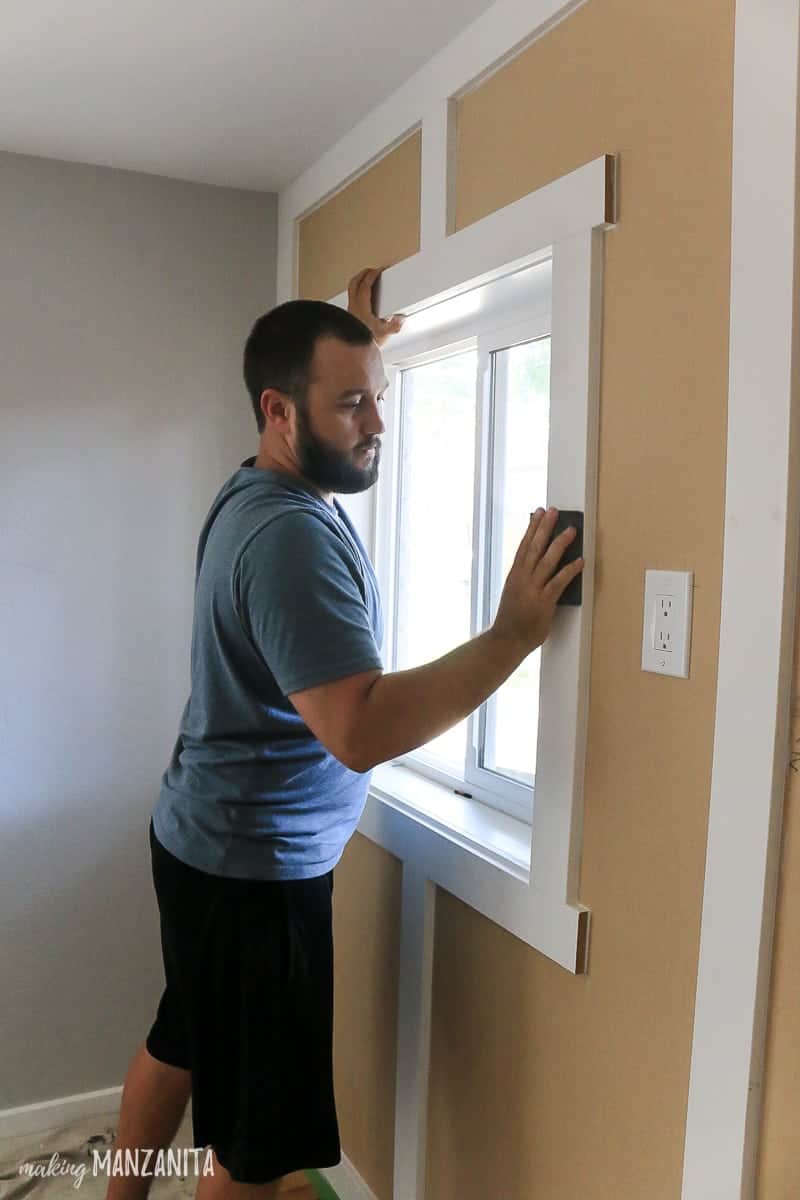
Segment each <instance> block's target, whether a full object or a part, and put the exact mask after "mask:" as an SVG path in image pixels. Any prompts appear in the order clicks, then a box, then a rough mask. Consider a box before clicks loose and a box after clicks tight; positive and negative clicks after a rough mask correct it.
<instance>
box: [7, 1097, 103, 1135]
mask: <svg viewBox="0 0 800 1200" xmlns="http://www.w3.org/2000/svg"><path fill="white" fill-rule="evenodd" d="M121 1101H122V1087H112V1088H104V1089H103V1090H102V1091H99V1092H81V1093H79V1094H78V1095H75V1096H60V1097H59V1098H58V1099H56V1100H42V1101H40V1102H39V1103H38V1104H24V1105H23V1106H22V1107H21V1108H6V1109H3V1110H2V1111H0V1138H7V1137H24V1136H25V1134H28V1133H44V1131H45V1130H47V1129H59V1128H61V1126H63V1125H71V1124H72V1122H73V1121H80V1120H81V1119H82V1118H83V1117H102V1116H106V1115H113V1114H115V1113H118V1112H119V1106H120V1103H121Z"/></svg>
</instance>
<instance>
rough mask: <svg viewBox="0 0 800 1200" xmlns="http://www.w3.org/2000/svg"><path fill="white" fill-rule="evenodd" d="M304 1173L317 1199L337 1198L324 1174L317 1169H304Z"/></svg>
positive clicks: (334, 1199) (330, 1199)
mask: <svg viewBox="0 0 800 1200" xmlns="http://www.w3.org/2000/svg"><path fill="white" fill-rule="evenodd" d="M306 1175H307V1176H308V1182H309V1183H310V1184H311V1186H312V1187H313V1189H314V1191H315V1192H316V1193H317V1196H318V1198H319V1200H339V1197H338V1196H337V1195H336V1192H335V1191H334V1190H333V1188H332V1187H331V1185H330V1184H329V1183H328V1181H327V1179H326V1178H325V1176H324V1175H320V1173H319V1171H306Z"/></svg>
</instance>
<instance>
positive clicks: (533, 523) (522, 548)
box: [512, 508, 544, 569]
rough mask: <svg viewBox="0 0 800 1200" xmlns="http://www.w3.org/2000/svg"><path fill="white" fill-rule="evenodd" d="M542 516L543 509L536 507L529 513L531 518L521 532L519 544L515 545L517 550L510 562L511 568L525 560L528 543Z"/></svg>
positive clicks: (531, 539)
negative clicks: (512, 560) (534, 510)
mask: <svg viewBox="0 0 800 1200" xmlns="http://www.w3.org/2000/svg"><path fill="white" fill-rule="evenodd" d="M543 517H544V509H541V508H537V510H536V512H532V513H531V518H530V521H529V522H528V528H527V529H526V530H525V532H524V533H523V535H522V539H521V541H520V543H519V545H518V546H517V552H516V554H515V555H514V562H513V563H512V569H513V567H519V566H521V565H522V563H523V562H524V561H525V557H526V555H527V553H528V549H529V547H530V544H531V542H532V541H533V537H534V535H535V533H536V530H537V529H538V528H539V525H540V524H541V522H542V519H543Z"/></svg>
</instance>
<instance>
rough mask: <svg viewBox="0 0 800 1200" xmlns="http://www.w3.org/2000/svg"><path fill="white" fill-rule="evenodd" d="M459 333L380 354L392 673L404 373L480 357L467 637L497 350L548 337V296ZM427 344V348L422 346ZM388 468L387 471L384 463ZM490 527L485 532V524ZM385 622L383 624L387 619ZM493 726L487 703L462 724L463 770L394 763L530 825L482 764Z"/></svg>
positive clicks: (483, 571) (421, 752)
mask: <svg viewBox="0 0 800 1200" xmlns="http://www.w3.org/2000/svg"><path fill="white" fill-rule="evenodd" d="M458 329H459V332H460V333H463V332H464V331H465V330H468V331H469V332H467V333H466V334H465V336H461V337H458V338H456V339H454V337H453V333H452V330H448V329H446V328H445V329H443V330H441V331H440V332H439V333H438V335H437V334H436V333H433V334H431V333H427V334H423V335H421V337H420V338H418V339H412V340H411V341H410V343H407V344H406V345H404V346H403V348H402V350H397V351H394V352H393V350H392V347H391V343H389V344H388V345H387V347H386V349H385V352H384V355H385V365H386V371H387V377H388V379H389V388H388V389H387V392H386V404H385V412H384V420H385V423H386V432H385V434H384V435H383V439H382V440H383V450H382V456H381V458H382V465H383V468H382V471H381V477H380V478H379V481H378V484H377V507H376V523H375V533H376V537H375V553H374V559H375V565H376V573H377V575H378V579H379V581H380V583H381V591H382V594H383V596H384V612H385V620H384V625H385V635H384V637H385V641H384V657H385V662H386V663H387V669H388V670H395V669H397V667H396V659H395V652H396V622H397V600H398V586H399V583H398V571H399V561H398V553H397V550H398V546H397V537H398V527H399V516H400V503H401V490H400V489H401V484H402V480H401V476H400V470H401V468H400V463H401V462H402V452H403V422H402V383H401V380H402V376H403V373H404V372H405V371H407V370H410V369H413V368H415V367H419V366H425V365H426V364H428V363H431V362H437V361H441V360H443V359H446V358H449V357H453V356H455V355H457V354H460V353H463V352H465V351H467V350H476V351H477V364H476V373H475V389H476V404H475V422H476V428H475V480H476V488H475V507H474V512H473V563H474V569H473V577H472V584H471V600H470V607H471V628H470V637H471V638H472V637H476V636H477V635H478V634H479V633H481V632H483V631H484V630H485V629H488V628H489V625H490V623H491V619H492V616H493V613H491V588H492V585H493V582H494V581H493V579H492V578H491V574H490V572H491V567H490V556H491V547H492V544H493V540H494V538H495V537H496V536H497V532H498V530H497V511H498V510H497V505H496V504H495V503H493V498H492V493H494V492H496V487H497V474H498V472H497V463H496V446H497V442H498V439H497V430H498V420H497V418H498V414H499V413H500V410H501V408H502V406H499V405H498V404H497V400H496V396H495V393H494V386H493V383H494V375H493V355H494V354H495V353H496V352H497V351H500V350H505V349H509V348H511V347H513V346H518V345H522V344H524V343H526V342H533V341H538V340H541V339H543V338H551V337H552V306H551V304H550V302H549V295H548V297H547V299H546V301H545V302H544V303H542V302H539V303H536V304H533V305H530V304H525V303H516V304H515V305H513V307H511V308H510V309H509V308H507V307H506V308H503V309H502V310H501V311H499V312H497V311H492V310H490V311H489V312H488V313H483V314H479V315H475V316H473V317H466V318H464V319H463V320H462V321H461V322H459V327H458ZM423 346H424V348H422V347H423ZM387 464H388V469H386V465H387ZM490 519H491V522H492V529H491V531H490V530H489V520H490ZM386 617H388V619H386ZM489 720H490V714H489V701H486V702H485V703H484V704H483V705H481V706H480V708H479V709H477V710H476V711H474V712H472V713H470V714H469V716H468V718H467V738H466V752H465V761H464V766H463V770H462V771H461V772H460V773H459V772H458V771H456V770H452V771H451V770H450V769H448V767H447V765H446V764H444V763H443V762H442V760H441V759H439V758H437V757H436V756H435V755H432V754H430V753H429V752H428V751H427V750H426V749H425V748H424V747H420V748H419V749H416V750H413V751H409V752H408V753H406V754H402V755H399V756H398V757H397V758H395V759H394V760H392V761H393V762H394V763H395V764H398V765H403V766H405V767H407V768H408V769H409V770H412V771H416V772H418V773H419V774H420V775H421V776H423V777H424V778H427V779H430V780H433V781H434V782H437V783H440V784H442V785H444V786H445V787H448V788H450V789H451V790H453V791H454V792H456V794H460V795H464V794H465V793H466V794H467V796H468V797H470V798H472V799H475V800H477V801H478V802H480V803H481V804H485V805H487V806H489V807H490V808H493V809H495V810H496V811H498V812H502V813H504V814H506V815H507V816H510V817H513V818H515V819H517V820H519V821H522V822H524V823H525V824H527V825H531V824H532V821H533V803H534V789H535V784H534V785H527V784H523V783H520V782H517V781H515V780H513V779H511V778H509V777H508V776H503V775H501V774H500V773H499V772H495V771H491V770H489V769H487V768H485V767H482V766H480V765H479V760H480V747H481V739H482V738H484V737H485V736H486V726H487V725H488V723H489Z"/></svg>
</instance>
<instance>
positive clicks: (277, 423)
mask: <svg viewBox="0 0 800 1200" xmlns="http://www.w3.org/2000/svg"><path fill="white" fill-rule="evenodd" d="M291 407H292V402H291V400H290V398H289V396H287V394H286V393H285V392H279V391H278V390H277V389H276V388H267V389H266V390H265V391H263V392H262V393H261V411H262V413H263V414H264V419H265V420H266V422H267V424H268V425H272V426H273V427H274V428H275V429H277V430H279V431H280V432H281V433H285V432H286V430H287V429H288V428H289V425H290V418H289V413H290V410H291Z"/></svg>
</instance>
